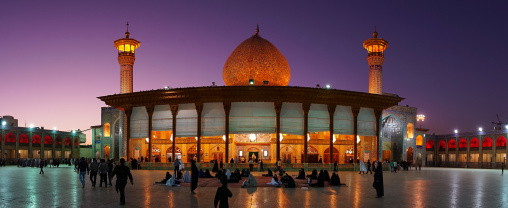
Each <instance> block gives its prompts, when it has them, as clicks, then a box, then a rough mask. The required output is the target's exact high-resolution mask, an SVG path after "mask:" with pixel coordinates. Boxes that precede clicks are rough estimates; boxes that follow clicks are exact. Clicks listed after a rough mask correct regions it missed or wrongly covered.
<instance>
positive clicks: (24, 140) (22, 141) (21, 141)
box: [19, 133, 28, 144]
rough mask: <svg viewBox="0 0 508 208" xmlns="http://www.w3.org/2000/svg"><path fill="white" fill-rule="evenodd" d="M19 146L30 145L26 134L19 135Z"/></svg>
mask: <svg viewBox="0 0 508 208" xmlns="http://www.w3.org/2000/svg"><path fill="white" fill-rule="evenodd" d="M19 144H28V136H27V135H26V134H24V133H23V134H21V135H19Z"/></svg>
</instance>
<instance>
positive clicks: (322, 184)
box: [310, 176, 325, 187]
mask: <svg viewBox="0 0 508 208" xmlns="http://www.w3.org/2000/svg"><path fill="white" fill-rule="evenodd" d="M310 186H312V187H324V186H325V181H324V180H323V176H320V177H318V179H317V182H316V183H314V184H310Z"/></svg>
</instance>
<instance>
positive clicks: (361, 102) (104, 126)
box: [92, 27, 425, 166]
mask: <svg viewBox="0 0 508 208" xmlns="http://www.w3.org/2000/svg"><path fill="white" fill-rule="evenodd" d="M377 36H378V33H377V32H374V34H373V38H370V39H368V40H366V41H365V42H364V44H363V45H364V48H365V49H366V50H367V52H368V56H367V62H368V64H369V93H364V92H354V91H346V90H338V89H330V88H328V87H325V88H321V87H300V86H289V83H290V79H291V70H290V67H289V64H288V62H287V60H286V58H285V57H284V55H283V54H282V53H281V52H280V51H279V50H278V49H277V48H276V47H275V46H274V45H273V44H272V43H271V42H269V41H268V40H266V39H264V38H263V37H261V35H260V33H259V27H258V28H256V30H255V33H254V35H252V36H251V37H249V38H247V39H246V40H244V41H243V42H242V43H240V45H238V46H237V47H236V48H235V49H234V50H233V52H232V53H231V54H230V56H229V57H228V59H227V60H226V63H225V64H224V68H223V71H222V75H223V79H224V83H225V86H217V85H215V84H213V85H212V86H204V87H187V88H174V89H170V88H164V89H158V90H148V91H140V92H132V81H133V75H132V74H133V73H132V71H133V66H134V61H135V50H136V49H137V48H138V47H140V42H139V41H137V40H135V39H132V38H130V33H129V32H128V31H127V32H126V33H125V38H122V39H118V40H116V41H115V44H114V46H115V48H117V50H118V61H119V64H120V71H121V73H120V76H121V77H120V80H121V82H120V83H121V84H120V85H121V87H120V88H121V91H120V92H121V93H120V94H114V95H106V96H101V97H99V99H100V100H102V101H104V102H105V104H107V105H108V106H111V107H104V108H102V111H101V125H100V126H95V127H94V129H95V130H94V131H93V133H92V134H93V136H92V140H93V147H92V148H93V152H94V153H95V157H107V158H119V157H127V158H148V160H149V161H151V162H152V164H151V165H153V166H157V165H156V164H157V163H158V162H160V163H167V162H170V161H173V160H174V158H181V159H182V160H183V161H184V162H190V161H191V160H192V159H194V160H197V161H198V162H200V163H207V162H209V161H212V160H215V159H217V160H219V161H220V160H224V162H225V163H227V162H229V160H231V158H234V159H237V160H239V161H248V160H249V159H250V158H255V159H262V160H263V161H264V162H265V163H275V162H276V161H277V160H278V159H280V160H282V161H288V160H289V161H291V163H296V164H300V163H303V164H309V163H317V162H318V161H322V162H323V163H333V162H335V161H337V162H338V163H340V164H345V163H355V162H357V161H356V160H364V161H367V160H371V161H373V160H408V161H413V160H422V154H425V152H424V151H425V149H423V147H422V146H423V140H420V143H418V141H417V139H416V138H420V139H421V138H422V136H423V135H424V133H425V131H424V130H420V129H415V127H414V123H415V122H416V112H417V110H416V108H414V107H408V106H398V103H399V102H401V101H402V100H403V98H401V97H399V96H398V95H395V94H387V93H383V92H382V66H383V63H384V51H385V50H386V48H387V46H388V42H387V41H385V40H383V39H381V38H378V37H377Z"/></svg>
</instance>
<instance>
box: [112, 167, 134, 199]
mask: <svg viewBox="0 0 508 208" xmlns="http://www.w3.org/2000/svg"><path fill="white" fill-rule="evenodd" d="M115 175H116V186H115V187H116V191H117V192H118V191H120V205H124V204H125V185H127V178H129V180H130V181H131V185H134V181H133V180H132V174H131V170H130V169H129V167H127V166H125V159H123V158H121V159H120V165H117V166H116V167H115V169H114V170H113V175H112V176H111V177H114V176H115Z"/></svg>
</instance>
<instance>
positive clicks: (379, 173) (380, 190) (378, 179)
mask: <svg viewBox="0 0 508 208" xmlns="http://www.w3.org/2000/svg"><path fill="white" fill-rule="evenodd" d="M372 186H374V188H375V189H376V193H377V198H379V197H382V196H384V195H385V191H384V187H383V168H382V167H381V162H377V167H376V171H375V172H374V183H373V184H372Z"/></svg>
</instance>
